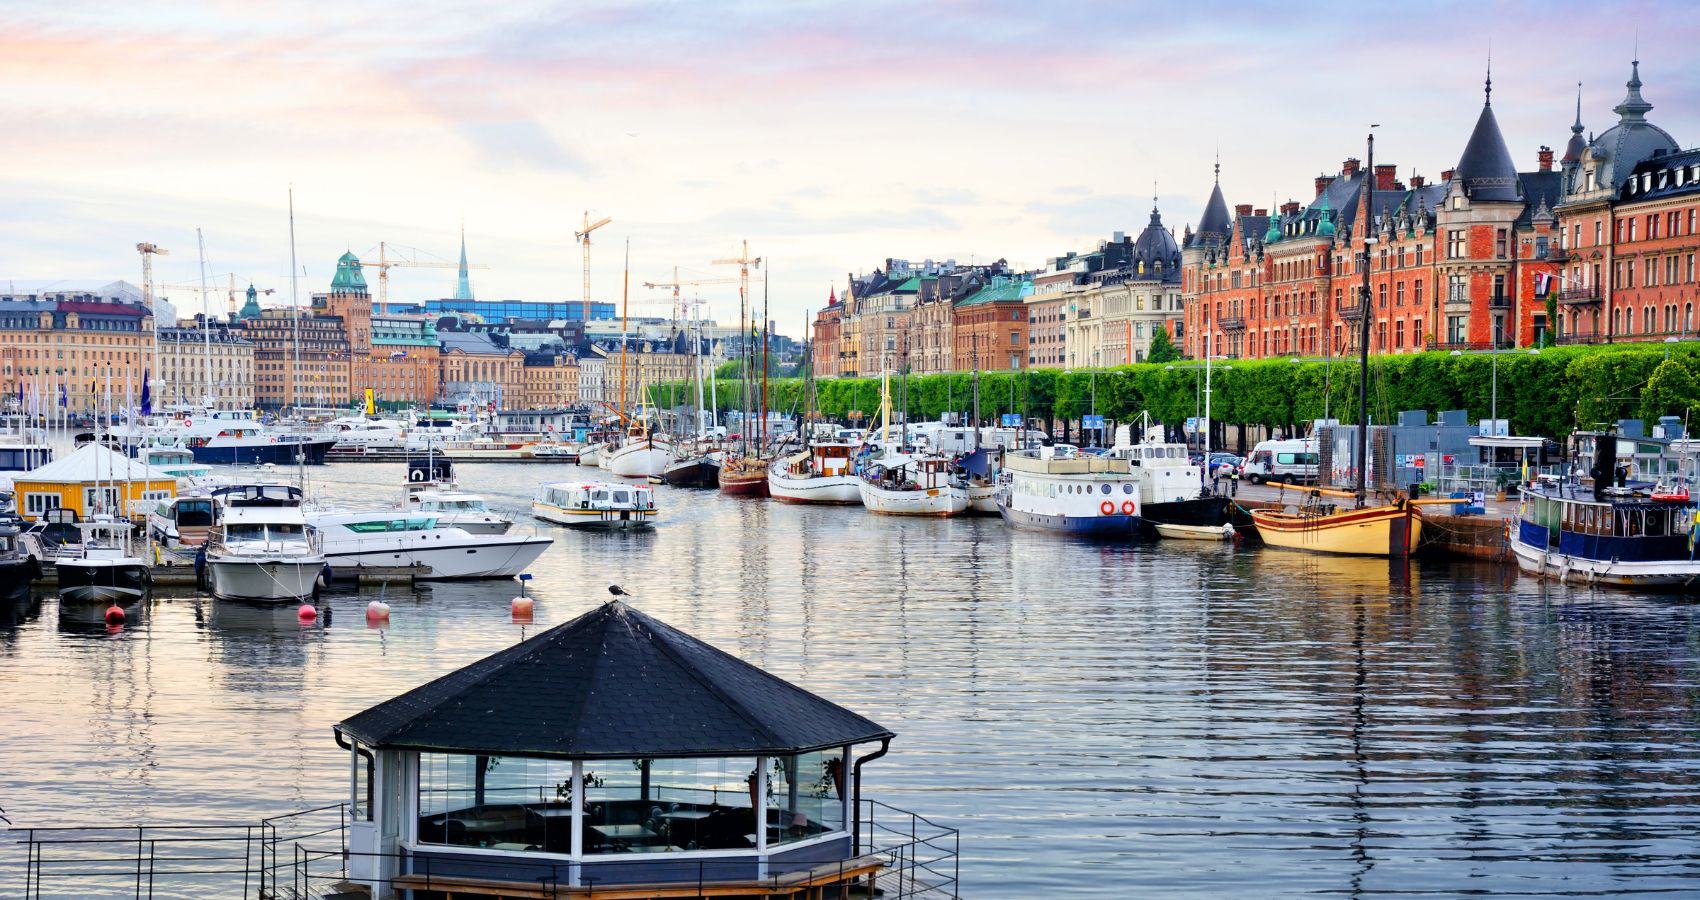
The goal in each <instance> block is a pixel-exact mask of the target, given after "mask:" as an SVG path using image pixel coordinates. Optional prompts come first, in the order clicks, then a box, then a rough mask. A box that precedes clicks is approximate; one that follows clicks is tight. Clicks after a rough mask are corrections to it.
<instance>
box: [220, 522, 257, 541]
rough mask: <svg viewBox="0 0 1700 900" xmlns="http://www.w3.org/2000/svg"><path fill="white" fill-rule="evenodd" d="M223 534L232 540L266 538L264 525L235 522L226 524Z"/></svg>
mask: <svg viewBox="0 0 1700 900" xmlns="http://www.w3.org/2000/svg"><path fill="white" fill-rule="evenodd" d="M224 536H225V538H226V539H227V540H232V541H263V540H265V539H266V526H264V525H249V524H236V525H229V526H226V527H225V529H224Z"/></svg>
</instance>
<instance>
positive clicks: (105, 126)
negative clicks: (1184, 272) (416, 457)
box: [0, 2, 1700, 334]
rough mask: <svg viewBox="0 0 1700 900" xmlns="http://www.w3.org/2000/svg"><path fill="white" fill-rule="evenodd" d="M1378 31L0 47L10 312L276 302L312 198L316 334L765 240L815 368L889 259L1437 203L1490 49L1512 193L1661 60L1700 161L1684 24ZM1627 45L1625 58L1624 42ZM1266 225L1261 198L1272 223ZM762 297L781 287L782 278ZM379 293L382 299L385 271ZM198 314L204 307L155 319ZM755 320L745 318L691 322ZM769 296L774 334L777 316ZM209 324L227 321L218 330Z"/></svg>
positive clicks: (623, 23)
mask: <svg viewBox="0 0 1700 900" xmlns="http://www.w3.org/2000/svg"><path fill="white" fill-rule="evenodd" d="M1360 12H1361V10H1360V8H1359V7H1356V6H1350V5H1345V4H1317V5H1313V6H1294V5H1292V4H1272V3H1252V4H1238V5H1234V6H1232V7H1203V6H1200V7H1195V8H1185V9H1167V8H1163V9H1159V8H1151V9H1149V10H1142V9H1135V8H1128V7H1126V6H1123V5H1118V4H1092V5H1084V6H1074V7H1070V8H1069V9H1068V10H1066V15H1062V14H1059V15H1053V16H1047V17H1043V18H1041V17H1036V16H1034V15H1033V14H1032V11H1031V9H1030V8H1029V7H1026V6H1025V5H1022V4H1015V3H992V4H984V5H978V6H975V7H972V8H967V7H959V6H955V5H949V4H945V5H935V6H927V7H912V6H910V5H899V4H882V3H874V4H862V5H858V6H855V7H840V6H836V5H828V4H805V5H784V6H769V5H764V4H738V5H732V6H726V5H702V6H675V5H670V4H655V3H630V4H627V3H607V4H599V5H595V6H578V7H571V8H563V7H554V6H549V5H543V4H535V3H523V2H522V3H517V4H511V5H507V6H503V7H499V8H494V7H488V6H481V7H464V8H463V7H460V6H457V5H453V4H447V3H443V4H429V5H425V6H422V7H421V6H418V5H406V6H404V5H401V4H378V5H373V6H369V7H362V8H361V9H358V10H350V9H347V8H344V7H333V6H331V5H329V4H311V5H306V6H302V7H300V8H297V7H296V6H294V5H291V6H287V7H286V6H282V5H279V6H275V7H272V8H271V12H270V14H267V13H266V11H265V9H264V8H256V7H254V6H251V5H239V6H213V7H200V6H190V5H187V4H176V3H167V4H163V5H159V6H155V7H150V8H149V9H147V10H146V11H142V10H140V9H137V10H129V11H126V12H122V13H117V14H115V13H113V12H112V11H111V10H110V9H108V8H107V7H105V6H102V5H98V4H94V3H88V2H69V3H62V4H58V5H55V6H54V7H52V8H50V9H42V10H22V9H16V8H14V9H10V10H8V11H5V12H0V21H3V22H4V23H5V25H6V28H5V31H4V35H3V36H0V72H4V76H5V77H6V79H7V81H8V82H9V83H10V84H11V85H12V89H11V90H9V91H8V92H6V94H5V95H4V96H0V110H4V111H5V113H6V114H7V117H8V120H9V121H10V122H11V123H12V130H13V133H14V135H15V137H14V140H12V141H8V142H7V143H6V146H5V148H4V149H3V150H0V160H3V161H4V163H5V165H4V172H5V174H4V175H0V185H3V187H4V190H5V191H6V195H7V196H8V197H9V198H11V200H12V203H11V215H9V216H7V217H6V218H5V220H4V222H3V223H0V278H16V279H19V280H20V281H21V280H24V279H43V278H55V277H61V278H68V279H77V280H83V281H94V280H116V279H124V280H128V281H132V282H139V281H140V260H139V259H138V257H137V254H136V253H135V250H134V245H135V244H136V243H137V242H141V241H148V242H153V243H156V244H159V245H161V246H164V247H167V248H169V249H170V250H171V251H172V252H171V255H170V256H166V257H161V258H159V259H157V260H156V265H155V278H156V281H159V282H161V283H164V284H172V283H192V282H196V281H198V280H199V277H200V271H199V267H198V265H197V262H196V246H195V232H194V229H195V228H196V227H197V226H199V227H201V228H203V229H204V231H205V236H206V246H207V272H208V274H209V275H211V276H214V277H213V279H212V280H213V281H214V282H215V283H216V284H215V286H222V285H224V284H225V283H226V282H227V278H228V273H233V274H235V275H236V277H237V280H238V282H239V285H245V284H246V283H247V282H248V281H252V282H254V283H255V284H256V285H258V286H259V287H260V288H262V289H264V288H274V289H276V290H277V293H275V294H273V295H272V296H271V297H270V298H269V299H270V300H272V301H274V302H279V301H281V302H287V299H288V295H289V291H288V288H289V284H288V270H289V243H288V220H287V212H286V208H285V204H286V199H287V191H288V190H289V187H290V185H292V184H293V186H294V189H295V210H296V234H297V243H298V251H297V258H298V263H299V264H300V265H301V266H302V267H303V268H304V269H305V277H304V279H303V280H302V281H301V282H300V283H299V295H300V297H301V299H302V301H303V302H305V301H306V299H307V297H308V295H309V294H311V293H313V292H315V291H323V290H325V289H326V287H327V286H328V285H329V283H330V280H331V277H332V275H333V271H334V267H335V260H336V258H337V257H338V256H339V255H341V254H342V253H343V252H344V251H348V250H352V251H353V252H354V253H356V254H357V255H359V256H361V257H362V258H363V259H368V260H370V259H373V258H375V256H376V251H377V244H378V242H379V241H380V240H382V241H387V242H389V243H390V244H392V245H399V246H402V247H417V248H420V249H421V250H422V251H424V253H425V254H426V255H425V256H424V258H432V259H435V260H438V261H442V262H446V263H451V264H452V263H453V262H455V261H456V259H457V258H458V253H459V250H460V243H459V242H460V229H461V226H462V224H463V223H464V226H465V228H466V241H467V254H468V259H469V260H470V262H472V263H473V264H483V265H487V266H489V268H488V269H484V270H478V269H475V270H473V271H472V273H471V282H472V283H471V288H472V291H473V293H474V294H475V295H476V296H478V297H481V298H526V299H550V300H570V299H577V298H578V296H579V294H580V291H581V288H580V279H581V273H580V251H579V248H578V247H577V245H576V244H575V243H574V242H573V231H574V229H575V228H576V227H577V225H578V223H579V221H580V216H581V215H582V213H583V212H584V211H585V210H587V209H588V210H590V211H591V212H592V213H593V217H599V216H610V217H612V218H613V220H614V221H613V223H612V224H611V225H609V226H607V227H604V228H603V229H601V230H599V231H597V232H596V233H595V236H594V238H593V240H594V241H595V244H594V246H593V248H592V281H593V288H594V289H593V293H594V294H595V298H594V299H597V300H601V301H606V300H615V301H617V300H618V299H619V296H620V278H621V257H622V253H623V247H622V244H623V241H624V240H625V239H626V238H627V237H630V239H631V242H632V246H631V253H632V266H631V267H632V275H631V281H632V288H631V290H632V300H633V307H632V312H633V314H634V315H637V314H640V313H644V314H652V315H653V314H656V313H657V312H659V311H661V310H663V309H664V306H639V305H638V301H639V300H654V301H665V300H666V298H667V293H666V292H665V291H646V290H644V289H643V288H642V287H641V284H642V282H644V281H665V280H668V279H670V278H671V273H672V267H673V266H674V265H678V266H680V267H681V272H682V274H683V276H684V277H686V278H692V277H696V278H729V277H732V276H735V275H736V268H735V267H731V266H712V265H710V264H709V261H710V260H711V259H714V258H717V257H728V256H735V255H737V252H738V246H739V241H741V240H743V239H748V240H749V241H750V249H751V252H752V253H753V254H756V255H760V256H762V257H764V258H766V259H768V260H770V261H771V262H772V265H773V272H774V275H773V277H774V281H773V284H772V305H773V317H774V318H776V319H777V320H778V321H779V323H780V330H781V331H783V332H785V333H791V334H795V333H798V332H799V331H800V329H801V327H802V323H803V321H804V318H805V316H807V315H809V314H811V313H812V310H813V309H815V308H817V307H819V306H821V305H822V304H824V302H825V300H826V297H827V293H828V290H829V289H831V288H833V287H834V286H838V287H839V289H840V291H842V283H843V278H844V275H845V273H846V272H848V271H852V270H854V271H858V272H861V271H867V270H869V269H871V268H873V267H874V266H876V265H879V264H881V263H882V262H883V260H884V259H885V258H886V257H888V256H897V257H904V258H908V259H911V260H920V259H922V258H927V257H930V258H933V259H936V260H942V259H947V258H955V259H956V260H958V261H959V262H964V263H966V262H970V261H974V262H988V261H991V260H995V259H998V258H1000V257H1004V258H1007V259H1008V260H1009V261H1010V263H1011V264H1012V265H1013V266H1014V267H1016V268H1017V269H1025V268H1035V267H1038V266H1041V265H1043V264H1044V262H1045V261H1046V259H1047V258H1048V257H1051V256H1055V255H1059V254H1062V253H1065V252H1067V251H1069V250H1071V249H1072V250H1078V249H1085V248H1088V247H1091V246H1093V245H1095V244H1096V242H1097V241H1099V240H1101V239H1104V238H1107V237H1108V236H1109V235H1110V234H1111V232H1113V231H1118V230H1120V231H1125V232H1128V233H1130V234H1136V233H1138V232H1139V230H1140V229H1141V228H1143V226H1144V223H1145V222H1146V220H1147V218H1148V217H1149V212H1150V207H1151V202H1152V196H1153V192H1155V195H1156V197H1157V198H1158V203H1159V205H1160V207H1161V209H1162V212H1163V221H1164V223H1165V224H1166V225H1167V226H1169V227H1172V228H1173V229H1174V230H1175V231H1176V233H1177V234H1178V233H1179V232H1180V231H1182V230H1183V229H1184V227H1185V226H1186V225H1187V224H1189V223H1191V224H1193V225H1194V226H1196V225H1197V223H1198V220H1199V216H1200V213H1201V211H1202V207H1203V204H1204V201H1205V199H1206V198H1207V197H1208V195H1209V191H1210V186H1211V177H1212V176H1211V169H1212V164H1213V161H1214V158H1215V156H1216V154H1217V153H1218V151H1219V152H1220V155H1221V165H1222V187H1223V192H1224V194H1225V195H1226V198H1227V201H1228V203H1230V204H1234V203H1253V204H1255V205H1257V206H1265V205H1268V204H1269V202H1270V201H1271V199H1276V200H1285V199H1288V198H1293V199H1299V200H1308V199H1309V194H1310V185H1311V179H1312V178H1313V177H1314V176H1315V175H1317V174H1321V173H1332V172H1336V171H1338V168H1339V164H1340V161H1341V160H1342V159H1344V158H1346V157H1348V156H1360V157H1361V156H1362V151H1363V136H1364V134H1365V132H1366V131H1367V126H1368V125H1369V124H1370V123H1372V122H1373V123H1379V125H1380V127H1379V128H1378V129H1377V135H1378V137H1377V147H1376V155H1377V161H1378V162H1391V163H1395V164H1397V165H1398V166H1399V174H1400V177H1401V178H1404V177H1408V175H1409V174H1410V173H1411V172H1412V171H1415V172H1417V173H1419V174H1422V175H1424V176H1426V177H1428V178H1429V179H1430V180H1434V179H1437V178H1438V176H1439V173H1440V172H1441V171H1442V170H1444V169H1448V168H1451V167H1453V166H1454V165H1455V164H1456V163H1457V161H1458V158H1459V156H1460V154H1461V153H1462V152H1463V149H1464V145H1465V142H1466V141H1467V139H1468V137H1469V134H1470V130H1471V127H1472V125H1473V123H1474V122H1475V119H1476V117H1477V114H1478V112H1479V110H1480V106H1481V101H1482V93H1481V91H1482V79H1483V73H1484V68H1485V66H1486V63H1487V56H1488V53H1489V44H1490V42H1491V43H1492V45H1493V49H1492V54H1493V73H1494V74H1493V79H1494V92H1493V101H1494V103H1493V105H1494V110H1495V113H1496V115H1497V117H1498V120H1499V123H1500V125H1501V128H1502V129H1503V131H1504V134H1505V138H1506V140H1507V142H1508V144H1509V150H1510V153H1511V155H1512V158H1513V160H1514V161H1515V163H1516V164H1517V167H1518V168H1519V169H1522V170H1525V171H1527V170H1531V169H1533V168H1535V153H1536V149H1537V147H1539V146H1540V145H1542V144H1545V145H1547V146H1550V147H1553V148H1555V149H1560V148H1562V147H1563V146H1564V142H1565V140H1566V138H1567V137H1568V131H1569V126H1570V124H1571V122H1572V120H1573V118H1574V115H1575V103H1576V83H1577V82H1578V81H1580V82H1582V121H1583V124H1584V126H1585V127H1586V128H1587V129H1588V130H1589V131H1591V132H1599V131H1603V130H1605V129H1606V128H1607V127H1609V126H1610V124H1611V123H1613V122H1615V121H1616V116H1615V115H1614V114H1613V113H1612V112H1611V108H1612V107H1613V106H1614V105H1616V104H1617V103H1618V101H1619V100H1621V99H1622V97H1623V95H1624V82H1625V81H1626V80H1627V79H1628V77H1629V69H1630V60H1631V58H1633V57H1636V56H1637V55H1638V56H1639V58H1640V60H1641V77H1642V79H1643V81H1644V82H1645V87H1644V88H1643V93H1644V95H1645V96H1646V98H1647V99H1648V100H1649V101H1650V102H1652V103H1653V104H1654V107H1655V108H1654V109H1653V111H1652V112H1651V113H1650V114H1649V115H1648V118H1649V119H1650V120H1652V121H1654V122H1656V123H1657V124H1659V125H1660V126H1661V127H1663V128H1664V129H1665V130H1667V131H1669V132H1670V133H1671V134H1672V135H1674V136H1675V137H1676V139H1677V141H1678V142H1679V143H1680V144H1681V145H1682V146H1684V147H1691V146H1695V145H1696V144H1697V143H1700V137H1697V136H1700V102H1697V98H1700V91H1697V90H1696V88H1697V87H1700V64H1697V63H1696V62H1695V61H1694V59H1693V56H1692V53H1691V52H1690V51H1689V48H1690V47H1692V46H1693V44H1694V42H1695V39H1696V38H1697V37H1700V25H1697V20H1696V17H1694V16H1692V15H1691V12H1690V10H1689V8H1688V7H1686V6H1685V5H1682V4H1677V3H1640V4H1626V5H1617V6H1610V7H1600V6H1598V5H1581V4H1566V3H1561V4H1545V5H1540V6H1530V5H1521V4H1497V5H1492V6H1489V7H1486V8H1483V7H1481V6H1480V5H1465V4H1462V3H1448V4H1441V5H1437V6H1433V7H1430V8H1429V9H1427V10H1426V11H1423V12H1419V13H1414V14H1412V13H1405V14H1401V15H1400V16H1399V17H1397V19H1396V20H1388V21H1386V22H1384V23H1382V24H1380V25H1377V26H1375V27H1374V29H1373V30H1366V28H1365V21H1366V20H1365V19H1364V18H1363V17H1362V16H1361V15H1360V14H1359V13H1360ZM1637 30H1639V35H1637ZM1272 195H1273V196H1272ZM763 268H764V270H765V269H766V268H767V267H766V265H764V267H763ZM368 277H369V280H371V281H373V282H374V290H375V281H376V279H375V273H371V272H369V273H368ZM390 284H391V299H392V300H394V301H397V302H401V301H409V300H420V299H425V298H427V297H451V296H453V295H454V293H455V291H456V288H457V284H456V272H455V270H454V269H453V268H452V267H451V268H442V269H423V270H407V269H396V270H393V271H392V272H391V278H390ZM167 293H170V294H171V295H172V296H173V299H174V300H175V301H176V302H177V305H178V308H179V309H180V310H182V311H183V312H184V314H192V313H193V312H194V311H196V310H194V309H190V308H189V306H190V305H191V304H189V303H186V302H185V301H186V299H188V298H189V297H192V294H190V293H187V292H184V291H182V290H172V291H168V292H167ZM700 293H701V295H702V296H703V297H704V298H705V299H708V300H710V301H711V303H712V307H711V313H710V314H711V315H712V316H713V317H715V318H717V319H719V320H721V321H722V322H725V321H735V320H736V317H737V298H736V290H735V287H729V286H725V285H716V286H711V287H704V288H702V289H701V291H700ZM753 293H754V294H755V295H756V299H757V300H758V301H759V297H760V287H759V285H758V286H757V287H756V288H755V289H754V291H753ZM221 301H222V293H221V294H219V295H218V296H217V298H216V299H215V301H214V311H215V312H217V311H220V310H219V303H220V302H221Z"/></svg>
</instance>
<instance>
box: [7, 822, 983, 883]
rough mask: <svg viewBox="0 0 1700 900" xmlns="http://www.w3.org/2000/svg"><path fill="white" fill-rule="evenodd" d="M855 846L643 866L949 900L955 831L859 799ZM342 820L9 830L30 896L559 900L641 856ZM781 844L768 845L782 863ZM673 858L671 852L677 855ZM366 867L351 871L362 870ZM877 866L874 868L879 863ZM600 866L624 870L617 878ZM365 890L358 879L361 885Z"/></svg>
mask: <svg viewBox="0 0 1700 900" xmlns="http://www.w3.org/2000/svg"><path fill="white" fill-rule="evenodd" d="M858 821H859V827H858V829H857V833H856V834H854V835H852V836H851V839H852V840H853V841H854V845H853V846H852V847H851V852H850V854H849V856H848V857H847V858H845V859H842V860H836V861H830V862H819V861H808V862H786V861H785V860H783V859H782V858H781V859H774V858H768V859H766V860H762V859H759V858H757V857H756V856H755V854H754V850H753V849H752V850H751V855H750V856H748V857H743V858H738V859H726V858H702V857H695V858H693V857H691V856H689V855H685V854H683V853H681V854H677V855H678V857H679V858H677V859H673V858H658V857H657V856H655V855H646V856H645V857H644V858H643V860H642V862H643V864H644V865H647V866H652V867H653V871H654V872H656V873H664V874H662V875H660V876H658V877H657V878H656V879H655V880H654V881H653V882H649V883H652V884H665V885H666V886H667V890H666V896H671V897H692V896H710V895H719V894H721V893H724V886H725V885H726V884H727V883H736V884H740V885H748V886H750V887H751V889H752V890H751V893H761V892H762V891H763V890H767V891H770V892H771V893H774V894H783V895H785V896H790V895H791V894H792V893H793V892H794V891H795V890H796V888H795V885H797V884H798V883H799V881H800V880H807V879H812V880H813V881H814V883H817V884H819V883H822V882H823V881H830V882H832V883H844V882H848V881H852V880H860V879H863V878H867V879H869V880H871V881H872V882H873V883H874V884H876V885H877V886H878V888H879V891H880V893H881V894H882V895H883V896H884V897H886V898H887V900H956V898H958V897H959V884H960V865H959V854H960V850H961V836H960V833H959V832H958V831H957V830H956V829H954V828H949V827H946V826H943V825H940V824H938V823H936V822H933V821H932V820H930V819H927V818H925V817H923V816H919V815H916V814H914V813H910V812H906V811H904V810H900V809H897V808H896V807H893V806H890V805H888V804H885V803H880V802H878V801H875V800H866V799H864V800H862V801H861V816H860V818H859V820H858ZM348 825H349V813H348V807H347V804H343V803H339V804H335V805H332V806H323V807H318V808H315V809H308V810H302V811H300V812H295V813H289V814H287V815H282V816H274V817H272V818H269V819H264V820H262V821H260V822H257V823H250V824H228V823H226V824H205V825H140V826H132V827H62V828H17V829H13V833H14V834H17V835H21V837H20V838H19V841H18V842H19V843H20V844H22V845H23V846H24V851H25V854H24V855H25V863H24V869H25V876H24V890H23V893H22V897H23V898H24V900H43V898H53V897H64V896H73V895H84V896H89V895H99V896H108V897H112V896H133V897H135V898H137V900H141V898H149V900H153V898H159V900H168V898H170V900H178V898H181V900H190V898H197V900H198V898H204V897H255V898H261V900H280V898H290V900H311V898H316V897H322V896H325V895H327V894H330V893H333V892H335V891H337V890H340V889H341V887H342V886H344V885H345V884H346V883H347V882H349V881H350V880H351V879H350V875H351V870H353V871H361V872H379V871H381V870H383V869H384V868H385V866H384V865H382V863H383V862H385V861H389V862H391V863H393V871H395V872H398V873H401V874H399V875H397V876H396V877H395V878H393V879H391V878H379V879H378V880H379V883H378V884H377V885H376V887H377V888H378V889H379V896H383V895H386V894H387V893H388V892H389V891H391V890H394V889H397V888H409V889H414V890H453V889H455V888H457V887H458V888H460V889H465V885H466V883H467V881H468V880H479V879H485V880H490V881H500V882H507V883H523V884H525V885H527V886H535V887H538V888H543V889H546V890H549V891H550V892H551V893H554V892H556V891H559V892H560V893H561V895H562V896H566V895H567V892H568V890H569V889H571V888H573V887H575V886H576V887H578V888H591V889H592V890H594V889H595V888H596V887H597V886H598V885H599V884H601V885H602V886H606V887H613V886H615V885H616V884H619V883H625V882H629V881H631V880H632V873H631V872H630V868H631V866H632V864H633V863H636V862H638V860H626V859H624V858H622V855H621V854H617V853H611V854H605V855H598V856H596V857H593V858H590V859H586V860H582V861H574V860H556V859H549V858H544V857H538V856H528V855H526V854H524V853H515V854H508V855H504V856H498V857H474V856H471V855H468V854H456V853H455V850H456V848H455V847H452V846H443V847H441V848H434V849H436V850H437V851H438V852H435V853H433V852H429V851H428V852H410V851H395V852H390V853H357V852H352V851H350V849H349V846H348ZM785 849H786V845H783V844H780V845H775V846H773V847H770V848H769V850H770V853H783V852H784V850H785ZM672 855H673V854H669V856H672ZM357 862H358V863H360V864H356V863H357ZM875 863H877V866H875V865H874V864H875ZM599 864H613V865H614V866H615V867H616V868H618V869H621V870H624V871H622V872H621V873H620V877H619V879H618V880H617V881H609V880H606V879H607V878H608V877H609V876H608V875H607V874H605V873H599V872H598V871H597V867H598V865H599ZM363 880H364V879H363Z"/></svg>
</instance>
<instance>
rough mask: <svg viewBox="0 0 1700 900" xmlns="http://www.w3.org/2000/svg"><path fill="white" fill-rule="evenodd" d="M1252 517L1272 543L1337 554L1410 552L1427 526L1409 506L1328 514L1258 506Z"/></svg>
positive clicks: (1259, 531)
mask: <svg viewBox="0 0 1700 900" xmlns="http://www.w3.org/2000/svg"><path fill="white" fill-rule="evenodd" d="M1251 520H1252V522H1253V523H1255V524H1256V525H1257V534H1258V537H1261V538H1262V539H1263V543H1265V544H1267V545H1268V546H1271V547H1279V548H1282V549H1284V550H1305V551H1309V552H1311V553H1326V554H1330V555H1336V556H1386V557H1405V556H1410V555H1411V553H1412V552H1413V551H1415V550H1416V548H1417V541H1418V540H1420V539H1421V537H1422V528H1423V520H1422V517H1421V516H1418V515H1416V514H1415V513H1414V512H1412V511H1411V509H1410V508H1409V507H1405V506H1383V507H1376V508H1373V509H1358V510H1350V511H1347V512H1336V513H1330V514H1328V515H1305V514H1303V513H1286V512H1272V511H1268V510H1256V511H1254V512H1252V514H1251Z"/></svg>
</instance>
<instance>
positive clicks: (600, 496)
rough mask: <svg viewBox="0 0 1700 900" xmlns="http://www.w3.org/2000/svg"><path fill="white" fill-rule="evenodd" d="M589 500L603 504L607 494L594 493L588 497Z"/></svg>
mask: <svg viewBox="0 0 1700 900" xmlns="http://www.w3.org/2000/svg"><path fill="white" fill-rule="evenodd" d="M590 499H592V500H595V501H596V502H598V503H605V502H607V500H608V492H607V491H596V492H594V493H592V494H591V495H590Z"/></svg>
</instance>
